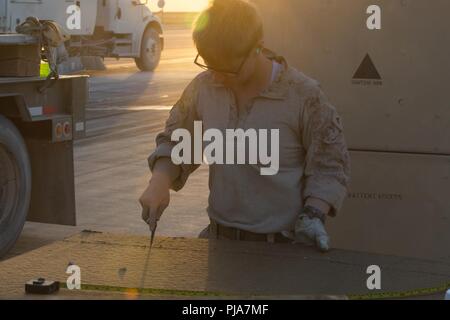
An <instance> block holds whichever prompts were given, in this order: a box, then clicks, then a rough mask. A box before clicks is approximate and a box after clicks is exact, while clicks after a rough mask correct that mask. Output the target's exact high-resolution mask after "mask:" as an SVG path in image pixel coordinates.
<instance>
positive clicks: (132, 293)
mask: <svg viewBox="0 0 450 320" xmlns="http://www.w3.org/2000/svg"><path fill="white" fill-rule="evenodd" d="M61 288H65V289H67V286H66V284H65V283H61ZM448 288H450V282H449V283H446V284H445V285H442V286H439V287H435V288H425V289H417V290H409V291H401V292H386V293H373V294H372V293H371V294H350V295H347V297H348V298H349V299H350V300H380V299H401V298H413V297H420V296H427V295H431V294H437V293H442V294H443V296H444V294H445V292H446V291H447V290H448ZM81 290H84V291H101V292H117V293H124V294H126V295H127V296H129V297H130V298H135V297H138V296H139V295H148V296H175V297H236V296H243V294H230V293H224V292H208V291H186V290H169V289H152V288H143V289H140V288H125V287H115V286H105V285H93V284H83V285H81ZM247 295H248V294H245V296H247ZM258 296H261V297H264V298H267V295H252V297H258Z"/></svg>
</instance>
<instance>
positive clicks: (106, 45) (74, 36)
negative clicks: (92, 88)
mask: <svg viewBox="0 0 450 320" xmlns="http://www.w3.org/2000/svg"><path fill="white" fill-rule="evenodd" d="M77 14H79V16H78V17H79V22H80V24H79V26H80V28H79V29H77V28H75V29H72V27H73V26H74V25H75V26H76V24H73V22H74V21H76V19H77V18H76V15H77ZM30 16H33V17H36V18H38V19H39V20H53V21H56V22H57V23H58V24H59V25H61V26H62V27H63V28H64V29H65V31H67V32H68V33H69V34H70V35H71V37H70V40H69V41H68V42H67V43H66V49H67V51H68V52H69V54H70V56H71V57H84V56H97V57H116V58H125V57H128V58H135V61H136V65H137V66H138V67H139V69H141V70H143V71H152V70H154V69H155V68H156V67H157V66H158V64H159V60H160V57H161V51H162V50H163V48H164V39H163V28H162V24H161V22H160V20H159V19H158V17H156V16H154V15H153V14H152V12H151V11H150V10H149V9H148V7H147V1H142V0H98V1H95V0H78V1H75V0H68V1H59V0H41V1H21V0H14V1H13V0H0V33H15V28H16V26H17V25H19V24H20V23H22V22H23V21H25V19H26V18H27V17H30ZM74 19H75V20H74Z"/></svg>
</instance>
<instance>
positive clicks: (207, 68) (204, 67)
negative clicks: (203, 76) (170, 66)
mask: <svg viewBox="0 0 450 320" xmlns="http://www.w3.org/2000/svg"><path fill="white" fill-rule="evenodd" d="M254 47H255V46H254V45H253V46H252V47H251V48H250V50H249V51H248V53H247V54H246V55H245V58H244V59H243V60H242V62H241V65H240V66H239V69H237V71H229V70H222V69H217V68H214V67H210V66H208V65H206V64H204V63H201V62H200V61H199V59H201V58H202V57H201V56H200V54H197V57H196V58H195V60H194V63H195V64H196V65H197V66H199V67H200V68H202V69H204V70H209V71H214V72H218V73H222V74H227V75H232V76H237V75H239V73H241V70H242V68H243V67H244V64H245V62H246V61H247V59H248V57H249V56H250V54H251V53H252V51H253V49H254Z"/></svg>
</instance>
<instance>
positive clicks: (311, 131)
mask: <svg viewBox="0 0 450 320" xmlns="http://www.w3.org/2000/svg"><path fill="white" fill-rule="evenodd" d="M313 91H314V93H313V94H312V95H311V96H310V97H308V98H307V99H306V100H305V103H304V107H303V109H302V117H301V123H300V126H301V132H302V138H303V145H304V148H305V151H306V159H305V181H304V194H303V196H304V198H305V199H307V198H309V197H314V198H318V199H321V200H323V201H325V202H327V203H328V204H329V205H330V206H331V210H330V213H329V215H331V216H336V215H337V213H338V211H339V210H340V208H341V206H342V203H343V202H344V199H345V197H346V196H347V192H348V184H349V180H350V156H349V152H348V149H347V145H346V141H345V137H344V132H343V126H342V121H341V118H340V117H339V115H338V113H337V111H336V109H335V108H334V107H333V106H332V105H331V104H330V103H329V101H328V99H327V98H326V96H325V94H324V93H323V91H322V90H321V89H320V86H318V87H317V89H315V90H313Z"/></svg>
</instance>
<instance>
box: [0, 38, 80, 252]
mask: <svg viewBox="0 0 450 320" xmlns="http://www.w3.org/2000/svg"><path fill="white" fill-rule="evenodd" d="M40 52H41V45H40V43H39V40H38V39H37V37H34V36H29V35H20V34H0V257H1V256H2V255H4V254H5V253H6V252H7V251H8V250H9V249H10V248H11V247H12V246H13V245H14V243H15V242H16V240H17V238H18V237H19V235H20V233H21V231H22V228H23V226H24V223H25V221H26V220H29V221H36V222H43V223H54V224H63V225H75V224H76V215H75V186H74V163H73V142H74V140H76V139H79V138H82V137H84V134H85V104H86V101H87V94H88V89H87V78H88V77H87V76H61V77H59V78H46V77H40V75H39V68H40V59H41V57H40ZM6 75H7V76H6ZM22 75H25V76H22Z"/></svg>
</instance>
